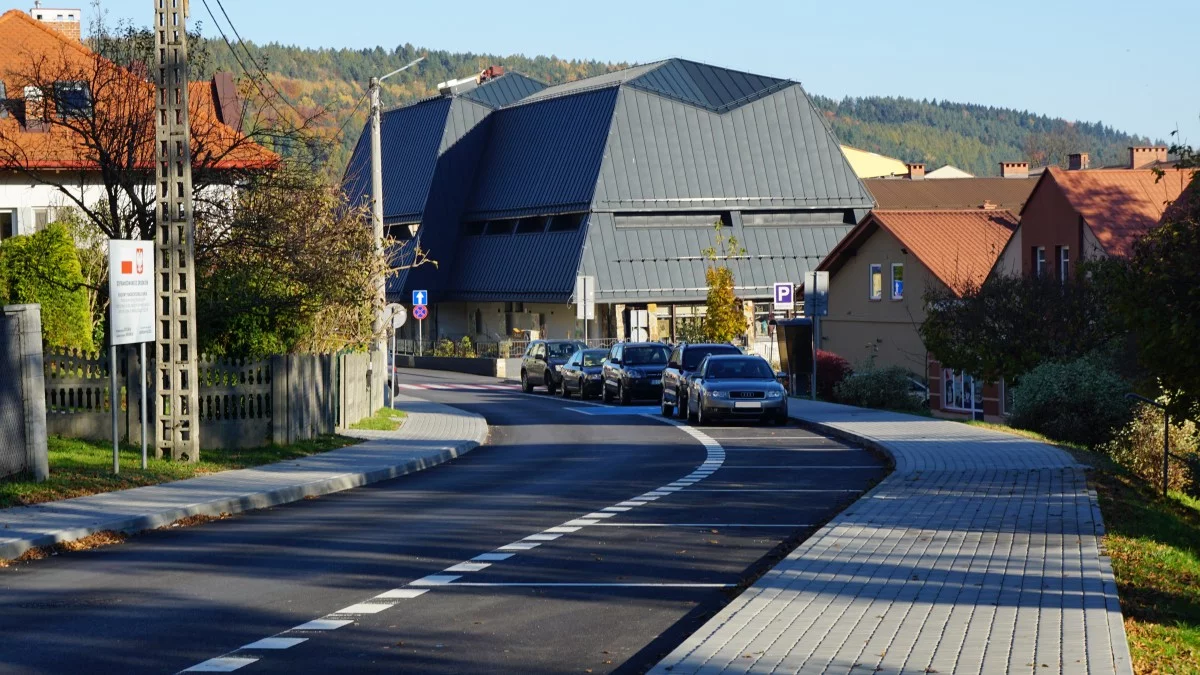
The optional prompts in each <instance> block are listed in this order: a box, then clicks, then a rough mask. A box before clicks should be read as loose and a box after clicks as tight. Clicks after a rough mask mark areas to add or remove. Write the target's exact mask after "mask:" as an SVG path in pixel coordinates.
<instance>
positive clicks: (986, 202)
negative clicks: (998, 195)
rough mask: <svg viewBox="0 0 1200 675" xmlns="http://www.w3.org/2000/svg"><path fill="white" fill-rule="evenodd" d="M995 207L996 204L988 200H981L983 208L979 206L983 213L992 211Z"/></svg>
mask: <svg viewBox="0 0 1200 675" xmlns="http://www.w3.org/2000/svg"><path fill="white" fill-rule="evenodd" d="M996 206H997V204H996V203H995V202H993V201H991V200H990V199H985V200H983V206H980V207H979V208H981V209H983V210H984V211H994V210H995V209H996Z"/></svg>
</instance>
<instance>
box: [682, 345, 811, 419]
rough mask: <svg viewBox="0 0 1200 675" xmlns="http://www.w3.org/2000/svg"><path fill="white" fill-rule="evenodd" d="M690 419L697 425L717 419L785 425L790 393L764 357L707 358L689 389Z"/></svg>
mask: <svg viewBox="0 0 1200 675" xmlns="http://www.w3.org/2000/svg"><path fill="white" fill-rule="evenodd" d="M688 416H689V418H690V421H692V422H694V423H696V424H705V423H707V422H709V421H713V420H716V419H718V418H743V419H758V420H762V421H764V422H768V421H769V422H775V423H776V424H786V423H787V421H788V414H787V392H786V391H785V390H784V388H783V385H781V384H779V382H777V381H776V379H775V373H774V372H773V371H772V370H771V366H770V364H768V363H767V361H766V359H764V358H762V357H761V356H744V355H719V356H718V355H713V356H708V357H705V359H704V361H702V362H701V363H700V365H699V367H697V369H696V373H695V374H694V375H693V376H692V379H691V384H690V386H689V387H688Z"/></svg>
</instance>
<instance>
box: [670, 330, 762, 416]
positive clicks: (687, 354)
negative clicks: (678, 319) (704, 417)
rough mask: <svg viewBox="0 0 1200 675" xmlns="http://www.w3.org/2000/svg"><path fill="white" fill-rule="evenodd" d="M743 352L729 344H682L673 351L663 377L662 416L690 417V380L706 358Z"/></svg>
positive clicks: (735, 354)
mask: <svg viewBox="0 0 1200 675" xmlns="http://www.w3.org/2000/svg"><path fill="white" fill-rule="evenodd" d="M741 353H742V350H740V349H738V348H737V347H735V346H733V345H731V344H729V343H724V344H717V343H701V344H688V343H686V342H680V343H679V344H677V345H675V349H674V350H672V351H671V358H670V359H668V361H667V368H666V370H664V371H663V375H662V414H663V417H670V416H671V415H672V413H674V414H676V415H678V416H679V419H687V417H688V379H689V378H690V377H691V375H692V373H694V372H696V368H697V367H698V366H699V365H700V362H701V361H703V360H704V357H706V356H709V355H712V354H731V355H734V356H737V355H739V354H741Z"/></svg>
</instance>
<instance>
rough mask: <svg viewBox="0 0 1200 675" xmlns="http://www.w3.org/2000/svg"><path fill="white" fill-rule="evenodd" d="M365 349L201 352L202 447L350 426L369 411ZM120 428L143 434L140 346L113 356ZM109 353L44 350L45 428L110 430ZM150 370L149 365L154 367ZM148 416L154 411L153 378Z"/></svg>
mask: <svg viewBox="0 0 1200 675" xmlns="http://www.w3.org/2000/svg"><path fill="white" fill-rule="evenodd" d="M366 363H367V355H366V354H338V355H334V354H319V355H284V356H272V357H269V358H266V359H261V360H245V359H223V358H208V357H201V359H200V362H199V363H198V364H197V377H198V380H199V382H198V385H199V391H198V392H197V397H198V402H199V410H198V413H199V414H198V416H199V421H200V446H201V448H202V449H221V448H253V447H258V446H261V445H265V444H267V443H280V444H283V443H294V442H296V441H299V440H305V439H309V438H313V437H315V436H319V435H322V434H328V433H332V432H333V431H334V430H335V429H337V428H340V427H347V426H349V425H351V424H353V423H355V422H357V421H359V420H360V419H362V418H363V417H367V416H369V415H370V414H371V412H372V411H371V405H370V400H369V396H368V395H367V392H368V391H369V387H370V382H369V379H368V372H367V371H368V369H367V368H366V365H365V364H366ZM116 366H117V389H118V391H117V396H116V401H117V405H118V406H119V408H118V415H117V420H118V423H117V432H118V434H119V435H120V437H121V438H123V439H128V440H131V441H137V440H138V439H139V438H140V436H141V426H140V419H141V411H140V410H139V405H140V394H141V389H140V385H139V382H140V378H141V376H142V375H141V373H142V372H143V370H142V368H141V365H140V364H139V363H138V358H137V354H136V353H134V352H133V350H128V351H126V352H125V353H124V354H122V355H121V356H119V357H118V362H117V364H116ZM110 367H111V366H110V364H109V362H108V355H107V354H87V353H82V352H78V351H49V352H47V354H46V356H45V386H46V412H47V426H48V430H49V433H51V434H55V435H59V436H65V437H68V438H85V439H90V440H107V439H109V438H111V437H112V421H111V420H112V418H111V412H110V411H111V410H112V408H111V407H110V406H111V405H112V400H113V397H112V396H111V392H110V380H109V373H110ZM150 372H154V370H153V368H151V370H150ZM149 385H150V395H149V396H148V403H149V405H150V407H151V409H150V410H148V411H147V419H151V420H152V419H154V411H153V405H154V401H155V397H154V395H153V389H154V386H153V382H150V383H149Z"/></svg>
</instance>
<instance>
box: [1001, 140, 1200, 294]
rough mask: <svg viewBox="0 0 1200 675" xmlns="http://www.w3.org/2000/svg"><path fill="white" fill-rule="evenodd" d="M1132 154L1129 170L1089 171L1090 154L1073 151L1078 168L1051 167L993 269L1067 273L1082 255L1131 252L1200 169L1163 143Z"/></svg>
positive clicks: (1063, 275) (1133, 150)
mask: <svg viewBox="0 0 1200 675" xmlns="http://www.w3.org/2000/svg"><path fill="white" fill-rule="evenodd" d="M1129 152H1130V165H1129V166H1127V167H1125V168H1116V169H1114V168H1104V169H1087V168H1086V166H1087V162H1086V158H1085V159H1083V161H1078V160H1076V159H1074V157H1073V158H1072V162H1071V166H1072V167H1075V168H1074V169H1061V168H1059V167H1049V168H1048V169H1047V170H1046V171H1045V172H1044V173H1043V174H1042V176H1041V178H1040V179H1039V180H1038V182H1037V185H1036V186H1035V187H1034V189H1033V193H1032V194H1031V195H1030V196H1029V199H1028V201H1027V202H1026V203H1025V206H1024V208H1022V209H1021V225H1020V227H1019V228H1018V229H1017V232H1016V233H1015V234H1014V236H1013V238H1012V240H1011V241H1010V242H1009V245H1008V247H1007V248H1006V249H1005V251H1004V253H1003V254H1002V255H1001V258H1000V260H999V261H998V262H997V264H996V269H995V270H994V272H993V273H994V274H1009V275H1014V274H1025V275H1039V276H1051V277H1053V278H1056V279H1065V278H1067V277H1068V276H1069V275H1071V274H1073V273H1075V271H1076V269H1077V266H1078V264H1079V262H1080V261H1082V260H1096V259H1100V258H1106V257H1124V256H1127V255H1129V253H1130V251H1131V250H1132V246H1133V242H1135V241H1136V240H1137V239H1138V238H1140V237H1142V236H1143V235H1145V234H1146V233H1147V232H1149V231H1150V230H1152V229H1154V228H1155V227H1157V226H1158V224H1159V223H1160V222H1161V221H1162V217H1163V214H1164V213H1165V212H1166V210H1167V208H1168V207H1169V206H1170V205H1171V204H1172V203H1174V202H1175V201H1176V200H1178V199H1179V196H1180V195H1181V194H1183V191H1184V190H1185V189H1187V187H1188V185H1189V183H1190V182H1191V180H1192V176H1193V174H1194V172H1195V170H1194V169H1180V168H1177V167H1175V166H1174V165H1173V163H1170V162H1168V161H1167V160H1166V148H1163V147H1153V148H1130V149H1129ZM1078 156H1079V155H1076V156H1075V157H1078ZM1156 170H1157V171H1161V172H1162V175H1161V177H1160V176H1159V175H1158V174H1157V173H1156Z"/></svg>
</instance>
